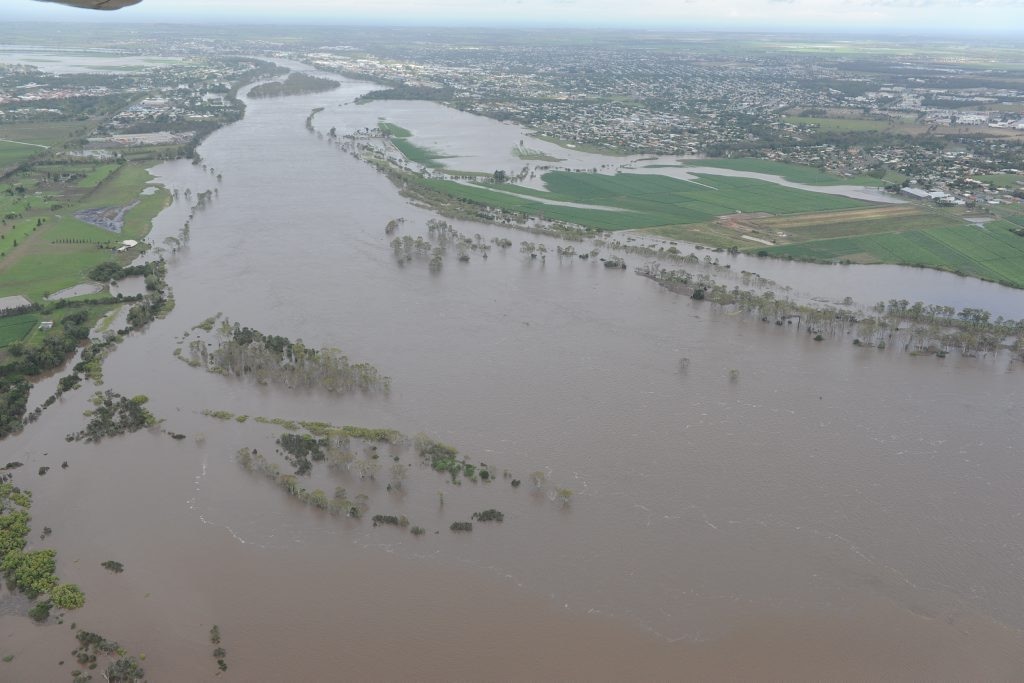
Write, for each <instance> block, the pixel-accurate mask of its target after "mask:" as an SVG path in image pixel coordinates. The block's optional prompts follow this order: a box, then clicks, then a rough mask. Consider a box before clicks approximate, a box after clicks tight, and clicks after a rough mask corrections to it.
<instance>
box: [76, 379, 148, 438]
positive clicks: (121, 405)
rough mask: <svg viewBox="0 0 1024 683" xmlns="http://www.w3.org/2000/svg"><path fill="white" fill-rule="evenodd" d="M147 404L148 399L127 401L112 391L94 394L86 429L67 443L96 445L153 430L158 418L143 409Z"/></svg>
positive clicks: (124, 397) (128, 399)
mask: <svg viewBox="0 0 1024 683" xmlns="http://www.w3.org/2000/svg"><path fill="white" fill-rule="evenodd" d="M148 401H149V398H147V397H146V396H141V395H140V396H133V397H132V398H128V397H126V396H122V395H121V394H118V393H115V392H113V391H111V390H109V389H108V390H107V391H104V392H99V391H98V392H96V393H95V394H94V395H93V399H92V403H93V405H94V406H95V409H94V410H92V411H90V414H89V415H88V416H89V422H88V424H86V426H85V429H83V430H82V431H80V432H78V433H77V434H73V435H72V434H69V435H68V436H67V440H68V441H82V440H84V441H85V442H86V443H94V442H99V441H102V440H103V438H104V437H111V436H120V435H122V434H127V433H131V432H137V431H139V430H140V429H142V428H144V427H151V426H153V425H155V424H156V423H157V419H156V418H155V417H154V416H153V414H152V413H150V412H149V411H148V410H146V408H145V407H144V406H145V404H146V403H147V402H148Z"/></svg>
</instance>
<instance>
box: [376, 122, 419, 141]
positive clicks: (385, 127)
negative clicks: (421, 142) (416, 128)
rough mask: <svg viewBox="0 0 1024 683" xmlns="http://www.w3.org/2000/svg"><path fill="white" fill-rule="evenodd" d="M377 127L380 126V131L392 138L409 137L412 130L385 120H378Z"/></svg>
mask: <svg viewBox="0 0 1024 683" xmlns="http://www.w3.org/2000/svg"><path fill="white" fill-rule="evenodd" d="M377 127H378V128H380V130H381V132H382V133H384V134H385V135H390V136H391V137H393V138H411V137H412V131H410V130H409V129H408V128H402V127H401V126H399V125H397V124H394V123H388V122H387V121H380V122H379V123H377Z"/></svg>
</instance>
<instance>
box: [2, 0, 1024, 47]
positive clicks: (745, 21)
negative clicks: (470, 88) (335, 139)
mask: <svg viewBox="0 0 1024 683" xmlns="http://www.w3.org/2000/svg"><path fill="white" fill-rule="evenodd" d="M281 5H282V3H281V2H279V0H253V1H252V2H250V3H248V4H247V7H246V8H245V11H244V14H242V15H241V16H240V15H239V14H238V7H237V5H232V3H229V2H226V0H209V1H203V0H174V1H172V0H143V2H141V3H140V4H138V5H135V6H132V7H127V8H124V9H120V10H117V11H115V12H96V11H93V10H83V9H77V8H72V7H67V6H64V5H58V4H53V3H52V2H38V1H36V0H8V2H7V3H5V7H4V8H3V9H0V20H2V21H5V22H46V23H84V22H89V23H107V24H152V23H165V24H185V25H196V24H198V25H225V24H236V25H282V24H284V25H288V26H297V27H298V26H317V27H321V28H322V27H324V26H325V25H329V26H338V27H343V26H352V27H363V26H372V27H375V28H478V29H485V28H486V29H544V28H551V29H582V30H593V29H602V30H615V29H621V30H643V31H658V30H660V31H670V32H693V31H710V32H742V33H773V32H786V33H819V32H827V33H833V34H840V35H851V34H853V35H864V34H867V35H893V34H897V35H914V36H936V35H940V36H948V37H951V38H956V37H963V36H965V35H972V36H978V35H997V36H1007V37H1024V2H1021V1H1020V0H968V1H967V2H957V1H955V0H852V1H849V0H846V1H844V0H827V1H825V2H814V1H813V0H735V1H733V2H730V3H721V2H717V1H715V0H683V2H668V1H666V0H639V1H638V2H634V3H630V4H628V5H627V4H624V3H619V2H615V1H613V0H507V1H500V2H495V3H491V4H488V5H483V4H481V3H478V2H472V1H470V0H441V2H438V3H431V4H430V5H429V6H428V5H425V4H424V3H422V2H418V1H415V0H387V1H386V2H383V3H381V2H378V3H374V4H373V5H372V6H370V7H367V5H365V4H360V3H355V2H352V1H351V0H293V1H291V2H289V3H287V9H282V7H281ZM397 17H400V19H399V18H397Z"/></svg>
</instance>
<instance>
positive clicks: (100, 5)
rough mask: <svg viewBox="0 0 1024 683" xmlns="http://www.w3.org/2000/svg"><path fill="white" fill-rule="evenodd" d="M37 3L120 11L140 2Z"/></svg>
mask: <svg viewBox="0 0 1024 683" xmlns="http://www.w3.org/2000/svg"><path fill="white" fill-rule="evenodd" d="M38 1H39V2H56V3H60V4H61V5H70V6H71V7H82V8H83V9H107V10H110V9H121V8H122V7H127V6H128V5H135V4H138V3H140V2H142V0H38Z"/></svg>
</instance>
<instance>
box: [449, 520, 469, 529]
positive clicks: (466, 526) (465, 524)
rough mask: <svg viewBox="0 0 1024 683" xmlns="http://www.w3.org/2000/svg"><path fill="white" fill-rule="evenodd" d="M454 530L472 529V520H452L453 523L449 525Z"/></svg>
mask: <svg viewBox="0 0 1024 683" xmlns="http://www.w3.org/2000/svg"><path fill="white" fill-rule="evenodd" d="M448 528H449V529H451V530H452V531H472V530H473V523H472V522H452V525H451V526H450V527H448Z"/></svg>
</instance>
